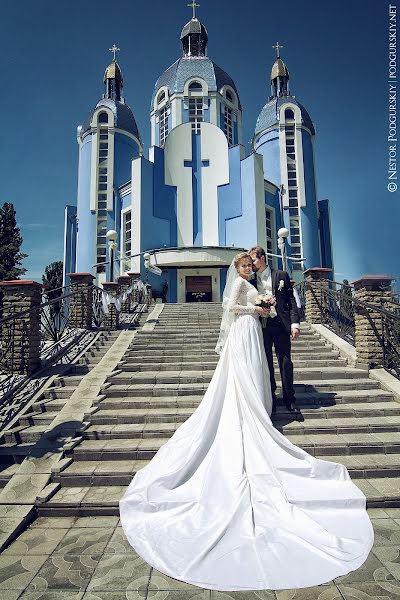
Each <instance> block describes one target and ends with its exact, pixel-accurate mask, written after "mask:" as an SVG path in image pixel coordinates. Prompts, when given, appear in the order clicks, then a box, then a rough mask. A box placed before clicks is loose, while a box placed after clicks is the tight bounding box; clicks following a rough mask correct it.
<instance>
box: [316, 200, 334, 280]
mask: <svg viewBox="0 0 400 600" xmlns="http://www.w3.org/2000/svg"><path fill="white" fill-rule="evenodd" d="M318 208H319V220H318V224H319V237H320V241H321V266H322V267H324V268H326V269H333V249H332V241H331V224H330V214H329V200H319V202H318ZM332 276H333V273H332ZM333 278H334V277H333Z"/></svg>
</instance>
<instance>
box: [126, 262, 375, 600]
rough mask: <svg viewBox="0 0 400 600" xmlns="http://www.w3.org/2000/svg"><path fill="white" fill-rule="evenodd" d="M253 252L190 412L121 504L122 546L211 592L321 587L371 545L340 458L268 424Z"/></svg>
mask: <svg viewBox="0 0 400 600" xmlns="http://www.w3.org/2000/svg"><path fill="white" fill-rule="evenodd" d="M251 269H252V262H251V257H250V255H249V254H247V253H240V254H238V255H237V256H236V257H235V259H234V261H233V262H232V264H231V266H230V268H229V271H228V276H227V283H226V287H225V291H224V301H223V308H224V311H223V318H222V322H221V333H220V337H219V340H218V344H217V347H216V352H218V353H221V356H220V360H219V362H218V364H217V367H216V369H215V372H214V375H213V377H212V379H211V382H210V385H209V387H208V389H207V391H206V393H205V395H204V397H203V399H202V401H201V403H200V405H199V406H198V408H197V409H196V411H195V412H194V413H193V414H192V415H191V416H190V417H189V419H187V420H186V421H185V422H184V423H183V424H182V425H180V426H179V428H178V429H177V430H176V431H175V433H174V435H173V436H172V437H171V438H170V439H169V440H168V441H167V442H166V443H165V444H164V445H163V446H162V447H161V448H160V449H159V450H158V452H157V454H156V455H155V456H154V458H153V459H152V460H151V461H150V462H149V463H148V464H147V465H146V466H145V467H144V468H143V469H141V470H140V471H138V472H137V473H136V474H135V476H134V478H133V479H132V481H131V483H130V485H129V487H128V489H127V490H126V492H125V494H124V496H123V498H122V499H121V500H120V503H119V506H120V516H121V524H122V527H123V530H124V532H125V535H126V537H127V538H128V541H129V543H130V544H131V545H132V546H133V548H134V549H135V550H136V552H137V553H138V554H139V555H140V556H141V557H142V558H143V559H144V560H145V561H146V562H147V563H148V564H149V565H151V566H153V567H154V568H155V569H157V570H158V571H160V572H161V573H164V574H166V575H168V576H170V577H173V578H175V579H178V580H180V581H184V582H187V583H190V584H192V585H195V586H198V587H201V588H206V589H210V590H220V591H237V590H261V589H273V590H279V589H290V588H303V587H311V586H315V585H319V584H322V583H326V582H328V581H331V580H332V579H334V578H335V577H339V576H340V575H345V574H347V573H349V572H350V571H353V570H355V569H357V568H358V567H360V566H361V565H362V564H363V563H364V562H365V560H366V559H367V557H368V554H369V551H370V550H371V547H372V544H373V539H374V536H373V529H372V525H371V521H370V520H369V517H368V515H367V512H366V498H365V496H364V494H363V493H362V492H361V491H360V490H359V489H358V488H357V487H356V486H355V485H354V484H353V483H352V481H351V479H350V476H349V474H348V472H347V469H346V468H345V467H344V466H343V465H341V464H338V463H334V462H328V461H323V460H319V459H316V458H314V457H312V456H310V455H309V454H308V453H307V452H305V451H304V450H302V449H300V448H298V447H297V446H295V445H294V444H292V443H291V442H290V441H289V440H288V439H287V438H286V437H285V436H284V435H282V434H281V433H280V432H279V431H277V430H276V429H275V428H274V426H273V425H272V422H271V419H270V415H271V411H272V395H271V388H270V379H269V371H268V364H267V360H266V355H265V350H264V344H263V338H262V329H261V324H260V322H259V315H260V314H265V309H261V308H260V307H258V306H255V304H254V301H255V298H256V296H257V290H256V289H255V287H254V286H252V285H251V284H250V283H249V282H248V278H249V276H250V273H251Z"/></svg>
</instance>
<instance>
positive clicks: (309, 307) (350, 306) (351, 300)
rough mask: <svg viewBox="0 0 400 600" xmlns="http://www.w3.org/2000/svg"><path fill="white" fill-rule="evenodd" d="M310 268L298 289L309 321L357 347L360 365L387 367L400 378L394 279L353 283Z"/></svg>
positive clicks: (398, 313)
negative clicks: (336, 279) (329, 276)
mask: <svg viewBox="0 0 400 600" xmlns="http://www.w3.org/2000/svg"><path fill="white" fill-rule="evenodd" d="M327 271H328V270H327V269H309V270H308V271H306V272H305V276H306V279H305V280H304V281H302V282H301V283H299V284H297V285H296V286H295V288H294V289H295V290H297V293H298V296H299V298H300V300H301V304H302V306H304V307H305V315H306V321H307V322H309V323H314V324H316V323H319V324H322V325H324V326H325V327H327V328H328V329H330V330H331V331H333V332H334V333H336V335H338V336H339V337H341V338H342V339H344V340H346V341H347V342H348V343H350V344H351V345H352V346H354V347H355V348H356V356H357V362H358V363H361V364H366V365H368V367H370V368H378V367H383V368H384V369H386V370H387V371H388V372H390V373H391V374H392V375H394V376H395V377H397V378H398V379H400V304H399V303H398V297H397V295H396V294H395V293H394V292H393V290H392V288H391V282H392V280H393V278H391V277H384V276H365V277H363V278H361V279H359V280H356V281H354V282H352V284H349V283H348V282H347V281H346V280H344V282H343V283H339V282H337V281H332V280H329V279H327Z"/></svg>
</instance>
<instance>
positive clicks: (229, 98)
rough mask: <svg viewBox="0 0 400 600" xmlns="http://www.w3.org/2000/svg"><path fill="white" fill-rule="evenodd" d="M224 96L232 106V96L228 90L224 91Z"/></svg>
mask: <svg viewBox="0 0 400 600" xmlns="http://www.w3.org/2000/svg"><path fill="white" fill-rule="evenodd" d="M225 96H226V99H227V100H229V102H232V104H233V96H232V94H231V92H230V91H229V90H226V94H225Z"/></svg>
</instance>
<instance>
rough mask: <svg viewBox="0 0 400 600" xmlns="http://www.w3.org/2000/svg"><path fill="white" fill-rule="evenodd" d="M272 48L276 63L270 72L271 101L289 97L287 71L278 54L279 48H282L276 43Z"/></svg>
mask: <svg viewBox="0 0 400 600" xmlns="http://www.w3.org/2000/svg"><path fill="white" fill-rule="evenodd" d="M272 48H274V49H275V50H276V61H275V62H274V64H273V65H272V70H271V99H272V98H278V97H279V96H288V95H289V87H288V83H289V71H288V69H287V67H286V65H285V63H284V62H283V60H282V59H281V57H280V53H279V50H280V48H283V46H281V45H280V43H279V42H276V44H275V45H274V46H272Z"/></svg>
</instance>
